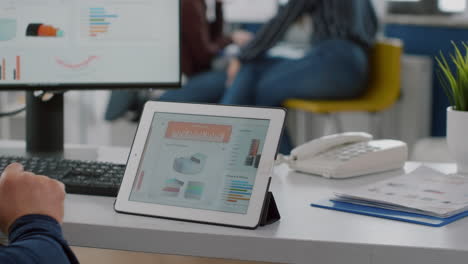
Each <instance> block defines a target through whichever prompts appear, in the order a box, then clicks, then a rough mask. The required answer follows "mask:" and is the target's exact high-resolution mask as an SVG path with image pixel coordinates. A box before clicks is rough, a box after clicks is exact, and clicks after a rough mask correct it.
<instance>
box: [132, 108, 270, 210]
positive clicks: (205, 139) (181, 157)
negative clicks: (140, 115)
mask: <svg viewBox="0 0 468 264" xmlns="http://www.w3.org/2000/svg"><path fill="white" fill-rule="evenodd" d="M269 125H270V121H269V120H263V119H247V118H234V117H219V116H202V115H187V114H175V113H156V114H155V115H154V117H153V121H152V125H151V129H150V132H149V135H148V139H147V141H146V145H145V148H144V153H143V156H142V158H141V161H140V167H139V169H138V172H137V173H138V174H137V177H136V178H135V182H134V184H133V189H132V192H131V195H130V200H131V201H138V202H146V203H154V204H161V205H172V206H178V207H186V208H197V209H203V210H210V211H221V212H229V213H237V214H246V213H247V210H248V207H249V204H250V199H251V196H252V190H253V187H254V184H255V179H256V176H257V171H258V167H259V163H260V159H261V157H262V151H263V147H264V142H265V139H266V136H267V132H268V128H269Z"/></svg>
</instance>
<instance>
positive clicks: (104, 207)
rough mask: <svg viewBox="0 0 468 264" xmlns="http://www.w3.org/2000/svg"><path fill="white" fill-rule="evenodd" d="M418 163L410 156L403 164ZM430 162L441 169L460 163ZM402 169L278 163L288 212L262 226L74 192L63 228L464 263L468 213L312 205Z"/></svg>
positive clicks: (260, 249)
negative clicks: (122, 204) (153, 211)
mask: <svg viewBox="0 0 468 264" xmlns="http://www.w3.org/2000/svg"><path fill="white" fill-rule="evenodd" d="M0 146H5V142H1V141H0ZM127 151H128V150H127V149H125V148H107V147H102V148H99V151H98V154H99V160H105V161H113V162H125V161H126V156H127ZM418 165H419V164H418V163H411V162H410V163H408V164H407V165H406V167H405V170H406V171H411V170H413V169H415V168H416V167H417V166H418ZM426 165H428V166H431V167H433V168H435V169H439V170H441V171H443V172H453V171H454V169H455V166H453V165H451V164H426ZM401 173H403V170H400V171H393V172H389V173H384V174H379V175H372V176H364V177H359V178H355V179H348V180H327V179H323V178H319V177H313V176H308V175H304V174H298V173H294V172H292V171H290V170H289V169H288V167H287V166H284V165H282V166H279V167H277V168H275V175H274V177H273V181H272V186H271V189H272V191H273V193H274V195H275V198H276V200H277V203H278V207H279V210H280V213H281V215H282V219H281V221H279V222H277V223H275V224H273V225H270V226H266V227H260V228H258V229H257V230H244V229H236V228H228V227H219V226H211V225H204V224H195V223H187V222H182V221H173V220H165V219H158V218H151V217H140V216H133V215H125V214H117V213H115V212H114V210H113V203H114V199H113V198H106V197H95V196H84V195H83V196H82V195H68V196H67V199H66V203H65V224H64V231H65V236H66V238H67V239H68V240H69V241H70V243H71V244H72V245H75V246H84V247H96V248H107V249H118V250H131V251H141V252H153V253H163V254H177V255H192V256H204V257H215V258H217V257H219V258H231V259H243V260H257V261H270V262H283V263H311V262H313V263H347V264H354V263H359V264H366V263H369V264H370V263H379V264H381V263H383V264H386V263H389V264H390V263H425V264H427V263H466V261H467V260H468V218H466V219H461V220H459V221H457V222H454V223H452V224H450V225H447V226H445V227H441V228H434V227H427V226H421V225H415V224H409V223H403V222H398V221H391V220H386V219H381V218H373V217H368V216H362V215H354V214H348V213H341V212H337V211H331V210H325V209H320V208H313V207H310V206H309V204H310V203H311V202H313V201H317V200H321V199H323V198H326V197H329V196H331V195H332V194H333V192H335V191H345V190H347V189H348V188H351V187H354V186H359V185H362V184H367V183H371V182H375V181H380V180H384V179H387V178H389V177H393V176H396V175H399V174H401Z"/></svg>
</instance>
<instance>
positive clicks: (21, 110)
mask: <svg viewBox="0 0 468 264" xmlns="http://www.w3.org/2000/svg"><path fill="white" fill-rule="evenodd" d="M23 111H26V106H25V107H22V108H20V109H16V110H13V111H10V112H4V113H0V118H2V117H8V116H14V115H17V114H20V113H21V112H23Z"/></svg>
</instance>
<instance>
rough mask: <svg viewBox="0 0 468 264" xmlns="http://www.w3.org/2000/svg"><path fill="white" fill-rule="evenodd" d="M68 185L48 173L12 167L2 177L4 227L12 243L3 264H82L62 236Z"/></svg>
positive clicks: (0, 256) (0, 221) (0, 255)
mask: <svg viewBox="0 0 468 264" xmlns="http://www.w3.org/2000/svg"><path fill="white" fill-rule="evenodd" d="M64 200H65V187H64V185H63V184H62V183H60V182H58V181H55V180H53V179H50V178H48V177H46V176H40V175H35V174H33V173H31V172H25V171H24V170H23V166H21V165H20V164H17V163H15V164H12V165H10V166H8V167H7V168H6V169H5V171H4V172H3V173H2V175H1V178H0V230H1V231H2V232H3V233H4V234H8V237H9V240H10V245H9V246H7V247H0V263H2V264H3V263H8V264H9V263H15V264H17V263H19V264H23V263H24V264H29V263H34V264H42V263H60V264H61V263H66V264H68V263H71V264H74V263H78V260H77V259H76V257H75V256H74V254H73V252H72V251H71V249H70V248H69V247H68V245H67V242H66V241H65V240H64V238H63V236H62V230H61V227H60V224H61V223H62V220H63V214H64V206H63V204H64Z"/></svg>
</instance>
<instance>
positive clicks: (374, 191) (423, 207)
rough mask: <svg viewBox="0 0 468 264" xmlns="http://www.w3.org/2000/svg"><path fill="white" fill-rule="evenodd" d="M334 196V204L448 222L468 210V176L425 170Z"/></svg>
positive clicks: (421, 169) (418, 170)
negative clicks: (402, 212)
mask: <svg viewBox="0 0 468 264" xmlns="http://www.w3.org/2000/svg"><path fill="white" fill-rule="evenodd" d="M335 196H336V197H335V198H333V199H332V200H334V201H340V202H348V203H353V204H359V205H366V206H373V207H378V208H384V209H390V210H396V211H404V212H410V213H417V214H423V215H430V216H435V217H441V218H447V217H450V216H453V215H455V214H458V213H461V212H464V211H466V210H468V176H462V175H456V174H450V175H447V174H444V173H441V172H439V171H436V170H433V169H431V168H428V167H425V166H422V167H419V168H418V169H416V170H414V171H413V172H411V173H409V174H405V175H402V176H398V177H395V178H392V179H390V180H385V181H381V182H378V183H373V184H370V185H367V186H362V187H358V188H356V189H353V190H349V191H347V192H346V193H335Z"/></svg>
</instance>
